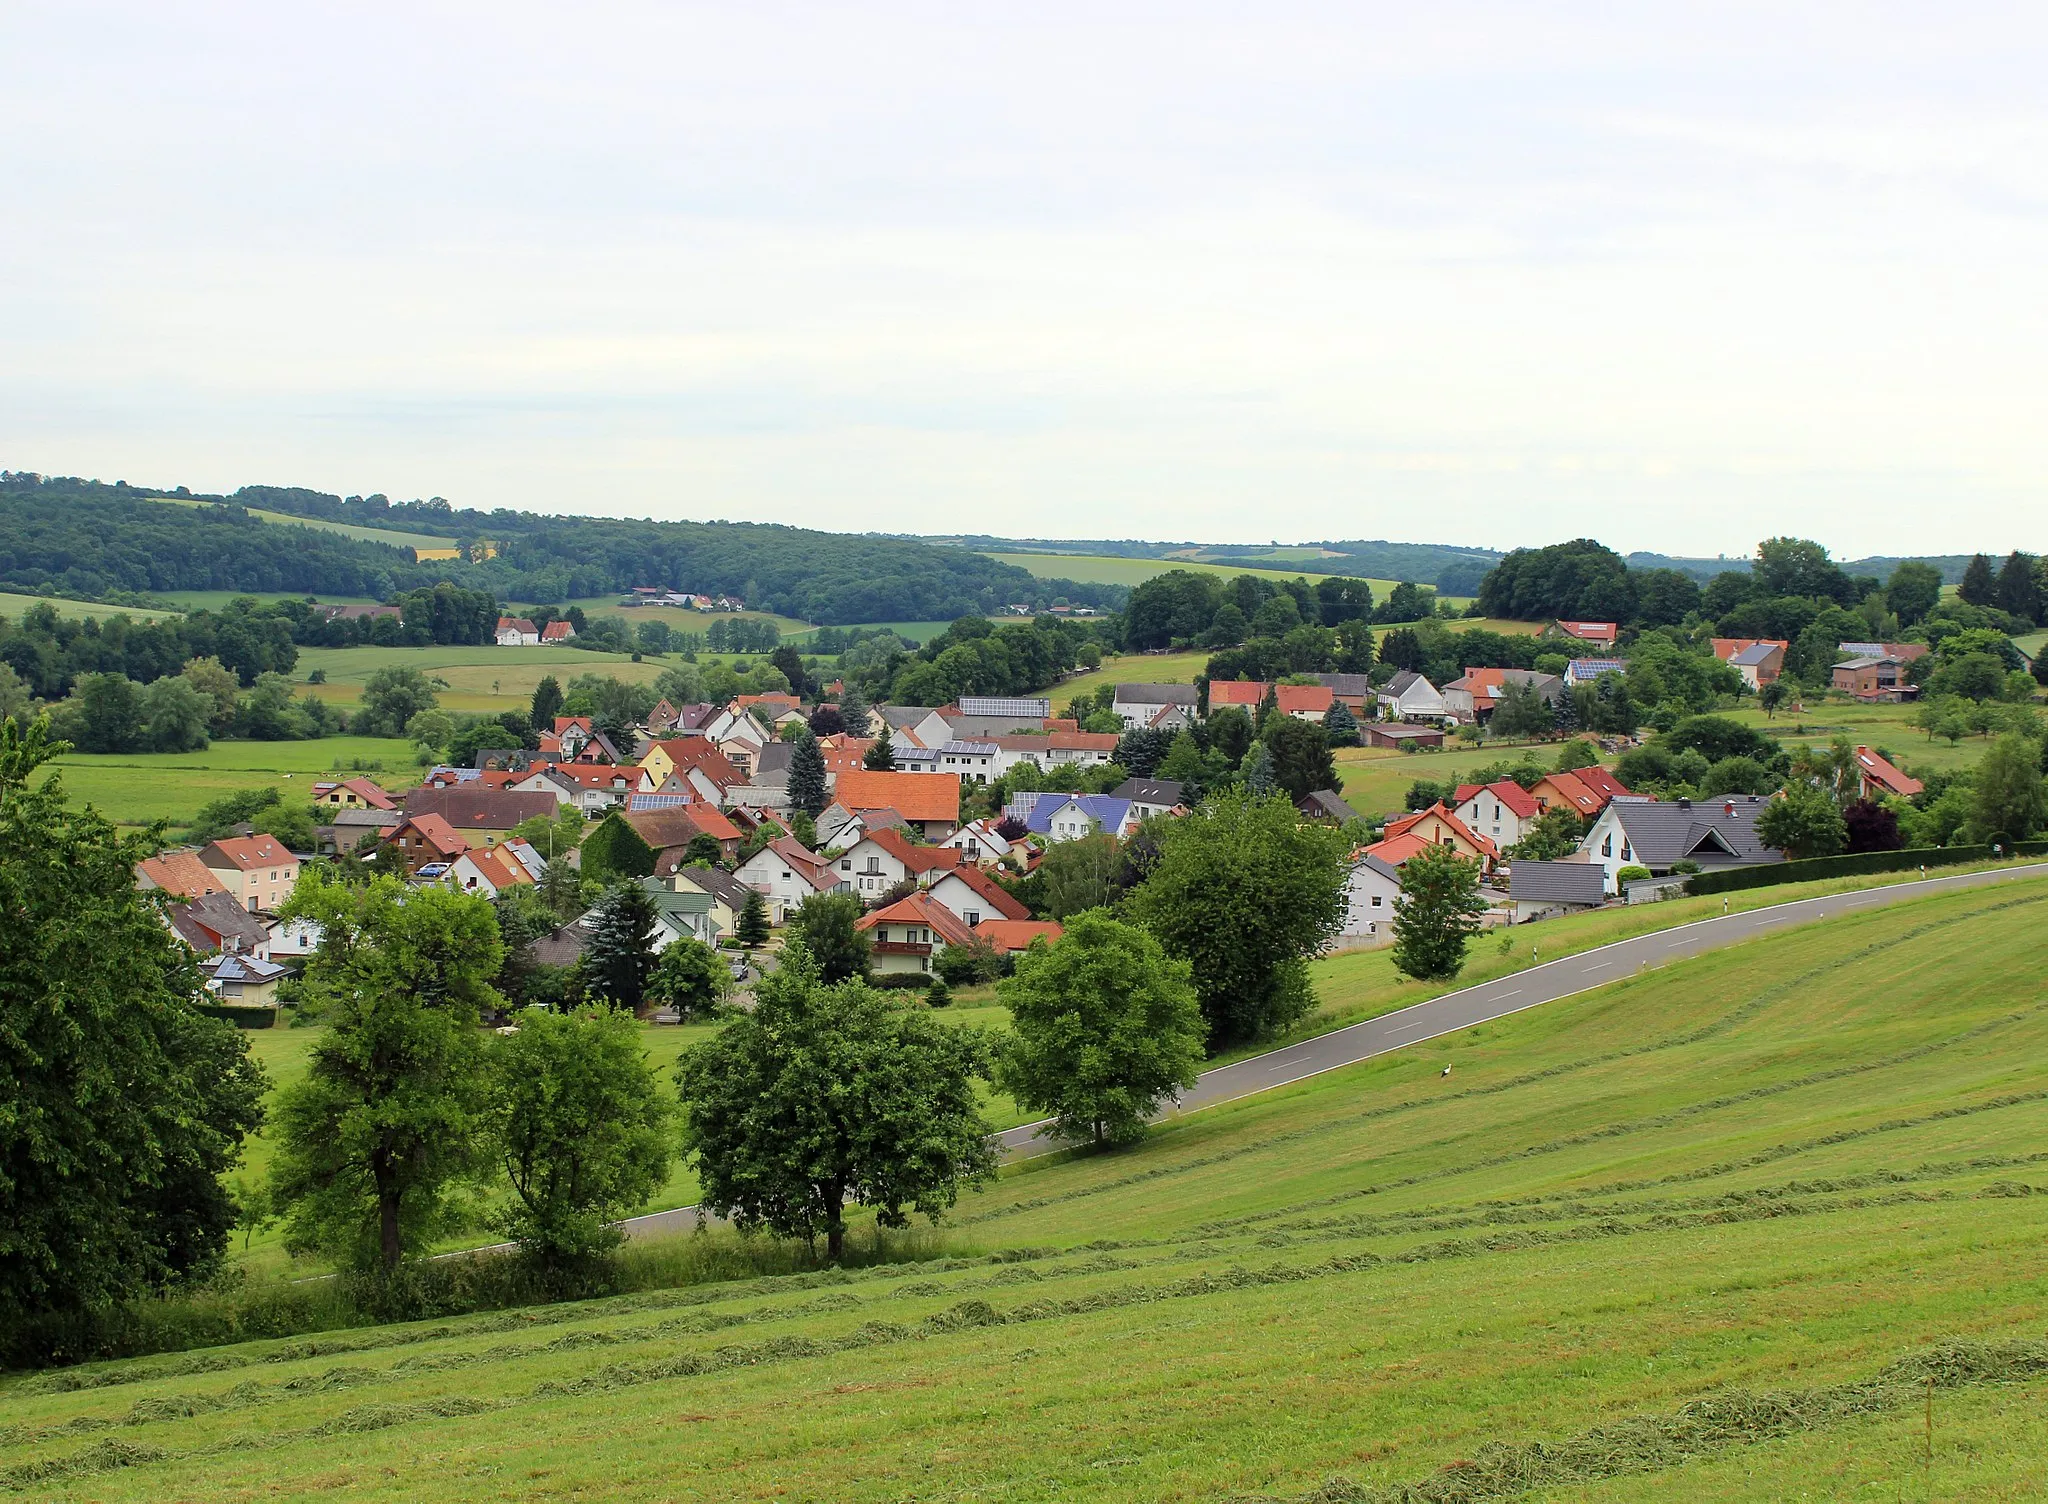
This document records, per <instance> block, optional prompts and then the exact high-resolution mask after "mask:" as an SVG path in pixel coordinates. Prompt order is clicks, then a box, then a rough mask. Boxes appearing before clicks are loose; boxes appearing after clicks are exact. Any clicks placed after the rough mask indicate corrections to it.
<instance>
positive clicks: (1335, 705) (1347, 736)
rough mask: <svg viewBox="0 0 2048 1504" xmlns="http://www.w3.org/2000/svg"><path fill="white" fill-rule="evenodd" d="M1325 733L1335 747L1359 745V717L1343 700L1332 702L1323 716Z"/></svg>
mask: <svg viewBox="0 0 2048 1504" xmlns="http://www.w3.org/2000/svg"><path fill="white" fill-rule="evenodd" d="M1323 734H1324V736H1326V737H1327V738H1329V742H1330V745H1331V746H1333V747H1355V746H1357V745H1358V717H1357V716H1355V715H1353V714H1352V713H1351V707H1350V706H1349V705H1346V704H1345V703H1344V702H1343V701H1342V700H1337V701H1334V702H1332V704H1331V706H1330V710H1329V714H1327V715H1325V716H1324V717H1323ZM1332 786H1333V787H1334V785H1332Z"/></svg>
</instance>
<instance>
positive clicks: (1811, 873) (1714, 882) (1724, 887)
mask: <svg viewBox="0 0 2048 1504" xmlns="http://www.w3.org/2000/svg"><path fill="white" fill-rule="evenodd" d="M2006 854H2007V855H2016V856H2044V855H2048V841H2015V842H2013V843H2011V844H2010V845H2009V846H2007V847H2006ZM1996 860H1997V856H1996V855H1995V854H1994V853H1993V852H1992V850H1991V848H1990V847H1989V846H1926V847H1920V848H1918V849H1915V850H1910V851H1862V852H1858V853H1856V854H1855V855H1854V856H1816V857H1808V858H1807V859H1806V860H1804V861H1798V862H1776V863H1773V864H1772V865H1770V866H1768V867H1736V868H1734V869H1732V870H1730V871H1726V872H1697V873H1694V874H1693V875H1692V876H1691V877H1689V878H1687V879H1686V882H1685V891H1686V892H1688V893H1691V894H1694V895H1699V894H1705V893H1733V892H1736V891H1738V890H1740V889H1743V888H1771V887H1776V886H1777V885H1778V884H1779V883H1811V882H1819V881H1821V880H1823V879H1825V878H1830V877H1861V876H1863V875H1864V874H1866V873H1871V872H1910V871H1911V870H1912V869H1913V868H1915V867H1960V866H1966V865H1968V864H1969V863H1972V862H1990V861H1996Z"/></svg>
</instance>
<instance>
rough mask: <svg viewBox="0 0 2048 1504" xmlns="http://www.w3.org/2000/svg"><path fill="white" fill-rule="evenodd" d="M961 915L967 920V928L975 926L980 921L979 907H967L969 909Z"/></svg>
mask: <svg viewBox="0 0 2048 1504" xmlns="http://www.w3.org/2000/svg"><path fill="white" fill-rule="evenodd" d="M961 917H962V918H964V919H965V920H966V921H967V927H968V928H969V929H973V928H974V927H975V926H976V925H977V924H980V923H981V910H979V909H969V910H968V911H967V912H966V913H965V914H964V915H962V916H961Z"/></svg>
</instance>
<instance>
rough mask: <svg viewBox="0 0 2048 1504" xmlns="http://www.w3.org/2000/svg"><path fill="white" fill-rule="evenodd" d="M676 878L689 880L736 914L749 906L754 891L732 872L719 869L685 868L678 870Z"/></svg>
mask: <svg viewBox="0 0 2048 1504" xmlns="http://www.w3.org/2000/svg"><path fill="white" fill-rule="evenodd" d="M676 876H677V877H682V878H687V879H689V881H691V882H692V883H695V884H696V885H697V887H698V888H700V889H702V890H703V891H704V892H706V893H709V894H711V895H712V896H713V897H714V898H716V899H718V900H719V901H720V902H721V903H723V904H724V905H725V906H726V907H727V908H729V909H731V910H732V911H733V912H734V913H735V914H737V913H738V912H739V911H740V910H741V909H743V908H745V907H746V906H747V895H748V894H749V893H751V892H753V891H754V890H753V889H752V888H750V887H748V886H747V885H746V884H745V883H743V882H741V881H740V880H739V879H738V878H736V877H734V876H733V875H732V874H731V873H730V872H725V871H722V870H720V869H719V868H717V867H683V868H680V869H678V871H677V872H676Z"/></svg>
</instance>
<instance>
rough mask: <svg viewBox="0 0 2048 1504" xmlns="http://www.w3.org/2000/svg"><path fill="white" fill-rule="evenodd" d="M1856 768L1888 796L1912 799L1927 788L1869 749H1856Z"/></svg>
mask: <svg viewBox="0 0 2048 1504" xmlns="http://www.w3.org/2000/svg"><path fill="white" fill-rule="evenodd" d="M1856 766H1857V767H1859V768H1861V769H1862V770H1863V776H1864V778H1865V779H1867V780H1868V781H1869V782H1870V783H1872V784H1875V785H1876V786H1877V787H1878V788H1880V789H1883V790H1884V791H1885V792H1886V793H1887V794H1897V795H1898V796H1899V797H1900V798H1902V799H1910V798H1911V797H1912V796H1913V795H1915V794H1917V793H1920V792H1921V791H1922V790H1924V789H1925V788H1926V787H1927V785H1926V784H1924V783H1922V782H1921V781H1920V780H1919V779H1917V778H1915V777H1914V776H1913V775H1912V774H1910V773H1906V772H1902V771H1900V770H1899V769H1898V768H1896V767H1894V766H1893V765H1892V763H1891V761H1890V760H1889V759H1888V758H1886V757H1884V756H1883V755H1882V754H1881V753H1877V752H1873V751H1871V750H1870V748H1868V747H1858V748H1857V749H1856Z"/></svg>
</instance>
